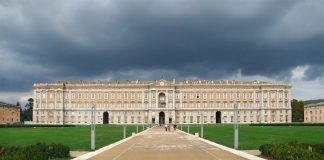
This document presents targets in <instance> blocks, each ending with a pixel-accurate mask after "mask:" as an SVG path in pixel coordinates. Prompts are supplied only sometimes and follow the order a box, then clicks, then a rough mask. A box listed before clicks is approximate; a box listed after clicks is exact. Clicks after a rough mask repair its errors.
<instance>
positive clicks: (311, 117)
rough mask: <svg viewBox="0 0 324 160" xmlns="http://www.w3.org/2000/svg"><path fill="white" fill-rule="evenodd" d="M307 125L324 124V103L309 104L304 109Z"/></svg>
mask: <svg viewBox="0 0 324 160" xmlns="http://www.w3.org/2000/svg"><path fill="white" fill-rule="evenodd" d="M304 122H305V123H324V102H322V103H317V104H309V105H306V106H305V108H304Z"/></svg>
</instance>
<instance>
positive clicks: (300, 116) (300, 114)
mask: <svg viewBox="0 0 324 160" xmlns="http://www.w3.org/2000/svg"><path fill="white" fill-rule="evenodd" d="M291 107H292V122H304V101H302V100H300V101H298V100H297V99H293V100H292V101H291Z"/></svg>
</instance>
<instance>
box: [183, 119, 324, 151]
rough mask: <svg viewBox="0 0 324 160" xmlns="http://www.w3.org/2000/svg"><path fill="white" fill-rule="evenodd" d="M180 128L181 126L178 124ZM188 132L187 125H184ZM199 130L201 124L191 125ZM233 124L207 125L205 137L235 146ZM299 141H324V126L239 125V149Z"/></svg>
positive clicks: (195, 131) (193, 131) (184, 129)
mask: <svg viewBox="0 0 324 160" xmlns="http://www.w3.org/2000/svg"><path fill="white" fill-rule="evenodd" d="M178 128H179V129H180V128H181V126H178ZM182 130H183V131H185V132H187V125H183V126H182ZM197 132H199V134H200V126H197V125H191V126H190V133H191V134H194V133H197ZM233 135H234V128H233V125H207V126H206V125H205V126H204V138H206V139H208V140H211V141H214V142H216V143H219V144H223V145H225V146H228V147H231V148H233V146H234V144H233V143H234V137H233ZM290 141H299V142H307V143H324V126H291V127H289V126H268V127H262V126H249V125H240V127H239V149H242V150H246V149H258V148H259V146H260V145H261V144H265V143H285V142H290Z"/></svg>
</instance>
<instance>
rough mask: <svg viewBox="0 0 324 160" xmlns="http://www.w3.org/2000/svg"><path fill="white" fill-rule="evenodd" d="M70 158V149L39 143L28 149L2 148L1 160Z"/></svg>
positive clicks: (64, 146) (0, 151)
mask: <svg viewBox="0 0 324 160" xmlns="http://www.w3.org/2000/svg"><path fill="white" fill-rule="evenodd" d="M68 157H70V148H69V147H68V146H66V145H63V144H49V145H47V144H45V143H37V144H35V145H29V146H26V147H20V146H12V147H1V146H0V160H35V159H40V160H42V159H43V160H46V159H54V158H68Z"/></svg>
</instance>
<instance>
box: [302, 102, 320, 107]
mask: <svg viewBox="0 0 324 160" xmlns="http://www.w3.org/2000/svg"><path fill="white" fill-rule="evenodd" d="M318 106H324V102H320V103H313V104H308V105H305V107H318Z"/></svg>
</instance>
